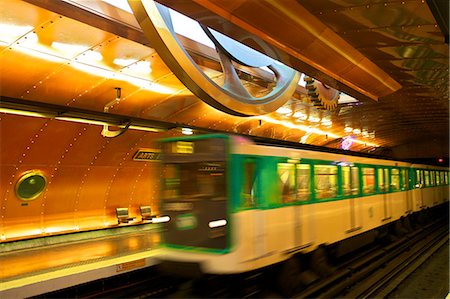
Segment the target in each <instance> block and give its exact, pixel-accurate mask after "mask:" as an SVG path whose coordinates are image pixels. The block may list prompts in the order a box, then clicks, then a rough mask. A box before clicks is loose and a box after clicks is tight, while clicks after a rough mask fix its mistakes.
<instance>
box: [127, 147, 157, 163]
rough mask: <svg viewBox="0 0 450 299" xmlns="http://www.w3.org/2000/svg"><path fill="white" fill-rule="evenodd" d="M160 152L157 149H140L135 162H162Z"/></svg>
mask: <svg viewBox="0 0 450 299" xmlns="http://www.w3.org/2000/svg"><path fill="white" fill-rule="evenodd" d="M160 155H161V153H160V151H159V150H155V149H146V148H141V149H138V150H137V152H136V153H135V154H134V156H133V161H160V160H161V159H160Z"/></svg>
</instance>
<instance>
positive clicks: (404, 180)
mask: <svg viewBox="0 0 450 299" xmlns="http://www.w3.org/2000/svg"><path fill="white" fill-rule="evenodd" d="M401 181H402V190H406V189H408V181H409V179H408V170H407V169H405V168H402V169H401Z"/></svg>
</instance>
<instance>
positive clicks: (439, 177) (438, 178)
mask: <svg viewBox="0 0 450 299" xmlns="http://www.w3.org/2000/svg"><path fill="white" fill-rule="evenodd" d="M439 185H441V172H440V171H436V186H439Z"/></svg>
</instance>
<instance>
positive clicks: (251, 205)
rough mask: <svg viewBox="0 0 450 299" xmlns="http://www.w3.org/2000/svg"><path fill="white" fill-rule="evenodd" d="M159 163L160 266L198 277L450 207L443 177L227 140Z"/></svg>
mask: <svg viewBox="0 0 450 299" xmlns="http://www.w3.org/2000/svg"><path fill="white" fill-rule="evenodd" d="M162 161H163V172H164V174H163V182H162V186H163V188H162V192H161V213H162V215H166V216H168V217H166V218H165V219H167V220H168V221H167V222H166V223H165V224H164V226H165V229H164V231H163V240H162V242H163V244H162V248H161V249H160V253H159V256H158V257H159V259H160V260H162V261H165V262H167V263H172V264H175V265H178V266H182V267H184V268H186V267H187V269H191V268H192V269H194V268H196V269H198V270H200V271H201V272H202V273H210V274H232V273H241V272H246V271H251V270H255V269H258V268H262V267H265V266H269V265H272V264H276V263H279V262H282V261H284V260H287V259H289V258H290V257H291V256H292V255H293V254H295V253H298V252H305V253H306V252H310V251H312V250H314V249H316V248H318V246H319V245H321V244H333V243H336V242H339V241H341V240H344V239H347V238H350V237H352V236H355V235H358V234H362V233H364V232H367V231H370V230H374V229H377V228H378V227H381V226H384V225H386V224H388V223H390V222H393V221H396V220H398V219H400V218H401V217H402V216H405V215H408V214H410V213H413V212H417V211H419V210H421V209H424V208H426V207H432V206H437V205H440V204H442V203H444V202H447V201H448V182H449V172H448V169H447V168H442V167H441V168H439V167H434V168H431V167H429V166H425V165H411V164H409V163H405V162H396V161H390V160H380V159H374V158H366V157H359V156H352V155H344V154H334V153H327V152H319V151H312V150H301V149H295V148H285V147H276V146H266V145H256V144H254V143H252V142H251V141H249V140H248V139H245V138H242V137H236V136H230V135H221V134H210V135H201V136H184V137H178V138H170V139H166V140H163V146H162ZM180 269H181V268H180ZM189 271H190V270H189Z"/></svg>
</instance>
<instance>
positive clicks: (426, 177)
mask: <svg viewBox="0 0 450 299" xmlns="http://www.w3.org/2000/svg"><path fill="white" fill-rule="evenodd" d="M424 178H425V186H430V172H429V171H428V170H425V171H424Z"/></svg>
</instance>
